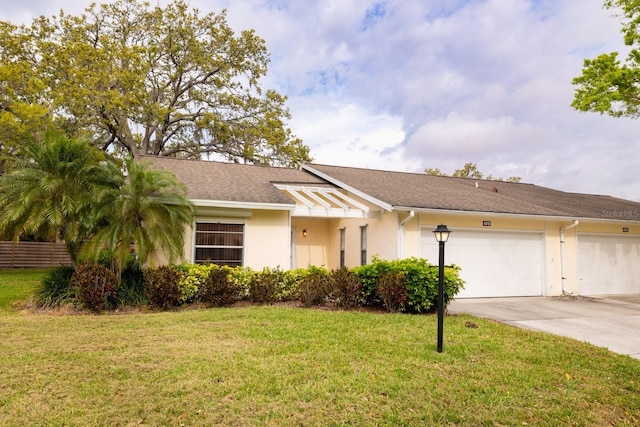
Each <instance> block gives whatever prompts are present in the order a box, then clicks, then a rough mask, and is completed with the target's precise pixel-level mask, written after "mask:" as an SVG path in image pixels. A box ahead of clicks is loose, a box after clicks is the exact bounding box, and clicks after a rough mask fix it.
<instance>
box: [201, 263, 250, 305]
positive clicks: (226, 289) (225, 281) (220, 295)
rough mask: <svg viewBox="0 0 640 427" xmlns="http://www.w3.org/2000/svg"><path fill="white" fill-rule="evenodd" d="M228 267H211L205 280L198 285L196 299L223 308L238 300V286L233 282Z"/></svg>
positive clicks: (231, 269)
mask: <svg viewBox="0 0 640 427" xmlns="http://www.w3.org/2000/svg"><path fill="white" fill-rule="evenodd" d="M233 270H234V269H233V268H231V267H229V266H226V265H225V266H218V265H212V266H211V267H210V268H209V275H208V276H207V279H206V280H205V281H204V282H203V283H202V284H200V285H199V289H198V299H199V300H200V301H202V302H204V303H205V304H208V305H213V306H217V307H223V306H227V305H231V304H233V303H235V302H236V301H237V300H238V299H240V286H239V285H238V284H237V283H236V282H235V281H234V280H233V277H232V275H231V272H232V271H233Z"/></svg>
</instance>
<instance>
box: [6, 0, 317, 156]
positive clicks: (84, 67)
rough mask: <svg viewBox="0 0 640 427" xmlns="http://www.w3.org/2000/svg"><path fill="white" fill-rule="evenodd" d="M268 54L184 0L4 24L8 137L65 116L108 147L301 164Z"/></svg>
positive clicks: (69, 126) (69, 124) (302, 152)
mask: <svg viewBox="0 0 640 427" xmlns="http://www.w3.org/2000/svg"><path fill="white" fill-rule="evenodd" d="M268 62H269V55H268V52H267V49H266V46H265V42H264V40H262V39H261V38H260V37H258V36H257V35H256V34H255V33H254V31H253V30H247V31H242V32H241V33H240V34H238V35H236V34H234V32H233V31H232V30H231V28H229V26H228V25H227V22H226V15H225V12H224V11H223V12H222V13H220V14H213V13H209V14H206V15H204V16H201V15H200V14H199V12H198V10H197V9H192V8H190V7H189V6H188V4H187V2H186V1H185V0H175V1H174V2H173V3H170V4H169V5H167V6H166V7H160V6H155V7H151V6H150V4H149V3H148V2H144V1H141V0H117V1H116V2H114V3H109V4H101V5H96V4H92V5H91V6H90V7H89V8H87V9H86V11H85V13H84V14H82V15H80V16H71V15H66V14H65V13H64V12H63V11H60V14H59V15H58V16H54V17H51V18H47V17H44V16H41V17H39V18H37V19H35V20H34V21H33V22H32V24H31V25H30V26H15V25H12V24H10V23H7V22H0V135H2V136H1V137H0V138H1V139H2V140H1V141H0V144H3V147H0V148H4V151H5V152H6V151H10V149H11V148H12V147H15V146H17V145H18V142H19V141H20V140H21V138H23V137H24V135H23V134H24V132H25V130H26V129H29V130H30V131H31V132H35V131H38V130H40V129H42V128H46V127H47V126H50V125H51V123H54V124H55V125H56V127H58V128H61V129H63V130H64V131H65V132H66V133H67V134H68V135H70V136H77V135H79V134H82V133H85V134H87V133H88V136H89V138H90V139H91V141H92V144H93V145H96V146H98V147H99V148H101V149H103V150H107V149H110V150H112V151H120V152H125V153H127V152H128V153H131V154H132V155H134V156H135V155H137V154H139V153H142V154H151V155H162V156H182V157H197V158H200V157H202V156H207V155H216V156H221V157H223V158H225V159H227V160H231V161H236V162H247V163H255V164H273V165H287V166H289V165H297V164H299V163H301V162H305V161H309V160H310V156H309V149H308V147H307V146H305V145H304V144H303V143H302V141H301V140H300V139H298V138H296V137H295V136H294V135H293V134H292V132H291V130H290V129H288V128H287V127H286V124H285V122H286V120H287V119H289V118H290V114H289V111H288V109H287V108H286V107H285V101H286V98H285V97H284V96H282V95H280V94H278V93H276V92H275V91H273V90H264V89H263V88H262V87H261V86H260V82H259V80H260V78H261V77H263V76H264V75H265V74H266V72H267V65H268Z"/></svg>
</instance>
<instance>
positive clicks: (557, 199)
mask: <svg viewBox="0 0 640 427" xmlns="http://www.w3.org/2000/svg"><path fill="white" fill-rule="evenodd" d="M305 168H306V169H309V170H315V171H318V172H320V173H321V174H323V175H326V176H330V177H331V178H333V179H334V181H332V182H333V183H334V184H337V183H338V182H341V183H343V184H346V185H348V186H350V187H352V188H355V189H357V190H359V191H361V192H363V193H366V194H368V195H370V196H373V197H375V198H376V199H379V200H382V201H384V202H386V203H389V204H391V205H393V206H397V207H409V208H416V209H420V208H422V209H443V210H453V211H471V212H495V213H511V214H521V215H541V216H558V217H572V218H573V217H576V218H597V219H623V220H631V221H640V203H637V202H633V201H630V200H623V199H618V198H615V197H611V196H599V195H592V194H578V193H568V192H564V191H559V190H554V189H551V188H546V187H540V186H537V185H533V184H523V183H513V182H502V181H487V180H476V179H467V178H452V177H443V176H432V175H427V174H422V173H404V172H390V171H381V170H372V169H359V168H350V167H341V166H329V165H318V164H309V165H306V166H305ZM476 183H477V187H476Z"/></svg>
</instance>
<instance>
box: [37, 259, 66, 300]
mask: <svg viewBox="0 0 640 427" xmlns="http://www.w3.org/2000/svg"><path fill="white" fill-rule="evenodd" d="M74 271H75V269H74V268H73V267H70V266H59V267H55V268H52V269H51V270H49V271H48V272H47V274H46V275H45V276H44V278H43V279H42V282H41V283H40V287H39V288H38V289H37V290H36V294H35V303H36V304H37V305H38V306H40V307H56V306H60V305H63V304H66V303H69V302H74V301H75V299H76V289H75V288H73V287H72V286H71V276H72V275H73V272H74Z"/></svg>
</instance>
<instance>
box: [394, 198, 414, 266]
mask: <svg viewBox="0 0 640 427" xmlns="http://www.w3.org/2000/svg"><path fill="white" fill-rule="evenodd" d="M414 216H416V212H415V211H413V210H412V211H409V215H407V217H406V218H405V219H403V220H402V221H400V227H398V259H402V258H403V256H404V225H405V224H406V223H407V222H409V221H411V220H412V219H413V217H414Z"/></svg>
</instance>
